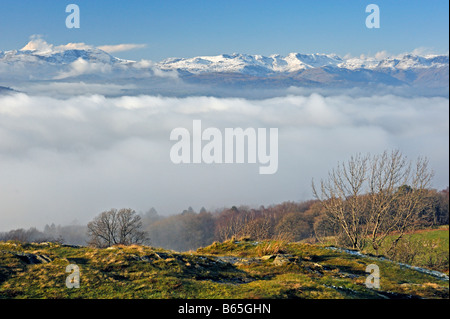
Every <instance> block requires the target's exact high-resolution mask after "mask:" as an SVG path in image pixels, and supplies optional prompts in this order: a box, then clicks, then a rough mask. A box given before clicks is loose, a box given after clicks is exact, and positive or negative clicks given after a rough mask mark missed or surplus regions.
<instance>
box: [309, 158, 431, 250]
mask: <svg viewBox="0 0 450 319" xmlns="http://www.w3.org/2000/svg"><path fill="white" fill-rule="evenodd" d="M432 176H433V173H432V172H430V170H429V168H428V160H427V159H424V158H419V159H417V161H416V163H415V166H412V164H411V162H409V161H408V160H407V159H406V157H405V156H404V155H402V154H401V153H400V151H398V150H395V151H392V152H391V153H388V152H386V151H385V152H384V153H382V154H381V155H376V156H372V157H371V156H369V155H367V156H361V155H357V156H355V157H352V158H351V159H350V160H349V161H348V162H347V163H344V164H339V165H338V167H337V168H336V169H334V170H332V171H331V172H330V173H329V177H328V179H327V180H326V181H321V187H320V191H318V190H317V189H316V187H315V185H314V182H313V193H314V196H315V197H316V198H317V199H319V200H320V201H321V203H322V204H323V206H324V207H325V209H326V211H327V215H328V217H329V218H330V219H331V220H332V221H333V222H335V223H337V224H338V225H339V226H340V227H341V228H342V230H343V231H344V233H345V234H346V236H347V238H348V239H349V241H350V243H351V246H352V248H354V249H359V250H361V249H362V248H364V247H365V245H366V244H367V241H369V242H370V244H371V245H372V247H373V248H374V249H375V250H376V251H378V249H379V248H380V247H381V245H382V243H383V242H384V241H385V239H386V238H387V235H388V234H392V233H393V232H395V233H396V234H397V235H396V238H395V239H394V240H393V241H392V243H391V248H389V249H392V248H394V247H395V245H396V244H397V242H398V241H399V240H400V239H401V238H402V236H403V234H404V233H405V231H406V230H407V229H408V228H410V227H411V225H412V223H413V222H414V221H415V220H416V219H417V217H418V215H419V214H420V213H421V212H422V211H423V210H424V209H426V207H427V206H428V204H429V200H428V195H427V194H428V193H429V192H428V187H429V186H430V183H431V179H432Z"/></svg>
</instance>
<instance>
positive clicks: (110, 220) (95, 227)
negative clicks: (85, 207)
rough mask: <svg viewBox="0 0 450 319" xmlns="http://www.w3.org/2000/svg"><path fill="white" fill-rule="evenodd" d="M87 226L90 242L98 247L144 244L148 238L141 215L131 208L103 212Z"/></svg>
mask: <svg viewBox="0 0 450 319" xmlns="http://www.w3.org/2000/svg"><path fill="white" fill-rule="evenodd" d="M87 227H88V235H89V237H90V244H91V245H93V246H96V247H109V246H112V245H118V244H121V245H131V244H142V243H144V242H145V241H146V240H147V238H146V233H145V232H144V231H142V221H141V216H139V215H138V214H137V213H136V212H135V211H134V210H132V209H129V208H122V209H120V210H117V209H111V210H109V211H106V212H103V213H101V214H100V215H98V216H97V217H95V218H94V220H93V221H91V222H89V223H88V226H87Z"/></svg>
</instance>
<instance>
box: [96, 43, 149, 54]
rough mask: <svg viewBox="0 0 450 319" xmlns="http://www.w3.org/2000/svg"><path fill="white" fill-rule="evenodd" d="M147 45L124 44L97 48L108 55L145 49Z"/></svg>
mask: <svg viewBox="0 0 450 319" xmlns="http://www.w3.org/2000/svg"><path fill="white" fill-rule="evenodd" d="M146 46H147V45H146V44H135V43H123V44H115V45H101V46H98V47H97V48H98V49H100V50H103V51H105V52H108V53H115V52H123V51H131V50H136V49H142V48H145V47H146Z"/></svg>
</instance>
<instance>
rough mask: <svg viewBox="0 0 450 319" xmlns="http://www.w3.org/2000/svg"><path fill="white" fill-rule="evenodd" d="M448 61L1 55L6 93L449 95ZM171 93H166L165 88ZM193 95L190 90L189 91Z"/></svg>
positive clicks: (76, 51)
mask: <svg viewBox="0 0 450 319" xmlns="http://www.w3.org/2000/svg"><path fill="white" fill-rule="evenodd" d="M448 70H449V57H448V55H427V56H419V55H414V54H403V55H399V56H395V57H383V58H375V57H364V56H362V57H358V58H348V57H345V58H342V57H339V56H338V55H336V54H323V53H315V54H302V53H290V54H288V55H286V56H282V55H279V54H274V55H270V56H262V55H250V54H239V53H233V54H222V55H218V56H198V57H192V58H169V59H165V60H163V61H161V62H158V63H154V62H151V61H148V60H141V61H129V60H124V59H120V58H117V57H115V56H112V55H111V54H109V53H107V52H105V51H103V50H100V49H99V48H95V47H93V46H89V45H86V44H83V43H69V44H66V45H60V46H54V45H52V44H48V43H47V42H45V41H44V40H42V39H33V40H31V41H30V42H29V43H28V44H27V45H26V46H25V47H23V48H22V49H20V50H12V51H0V85H2V86H5V87H12V88H14V83H17V82H26V81H34V82H36V81H65V82H74V81H75V82H76V81H78V82H80V81H83V82H89V83H104V82H105V81H108V83H118V84H123V83H126V84H134V83H139V84H140V85H141V86H142V87H145V88H148V89H150V90H153V91H151V92H158V90H159V89H160V88H161V83H162V82H165V83H167V82H170V81H172V82H173V81H177V82H176V83H177V84H176V85H177V86H178V87H179V85H180V81H179V80H180V79H181V80H182V82H184V83H185V84H188V85H195V86H196V87H205V86H209V87H211V86H212V87H216V88H217V87H227V88H230V87H232V88H233V89H237V88H242V87H251V88H287V87H292V86H294V87H295V86H297V87H310V88H311V87H313V88H314V87H325V88H326V87H335V88H341V87H367V86H372V87H375V86H377V85H384V86H409V87H420V88H422V87H426V88H433V89H434V88H439V89H443V90H444V94H448V82H449V77H448ZM166 87H167V86H166ZM189 89H190V90H191V88H189Z"/></svg>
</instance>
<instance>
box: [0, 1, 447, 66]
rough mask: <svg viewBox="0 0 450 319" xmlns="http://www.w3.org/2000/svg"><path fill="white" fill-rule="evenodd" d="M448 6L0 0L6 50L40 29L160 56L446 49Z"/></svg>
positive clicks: (53, 37)
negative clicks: (71, 24) (374, 19)
mask: <svg viewBox="0 0 450 319" xmlns="http://www.w3.org/2000/svg"><path fill="white" fill-rule="evenodd" d="M70 3H75V4H77V5H79V7H80V11H81V28H80V29H67V28H66V27H65V19H66V17H67V15H68V13H66V12H65V7H66V5H68V4H70ZM370 3H375V4H377V5H378V6H379V7H380V11H381V28H380V29H367V28H366V26H365V19H366V16H367V15H368V13H366V12H365V8H366V6H367V5H368V4H370ZM448 10H449V2H448V1H447V0H433V1H423V0H422V1H417V0H395V1H381V0H372V1H361V0H345V1H344V0H334V1H329V0H324V1H313V0H305V1H299V0H297V1H291V0H284V1H266V0H259V1H256V0H246V1H242V0H227V1H214V0H208V1H206V0H203V1H200V0H189V1H181V0H177V1H175V0H172V1H148V0H129V1H106V0H95V1H92V0H67V1H54V0H38V1H37V0H16V1H10V0H0V50H11V49H18V48H21V47H23V46H24V45H25V44H26V43H27V42H28V39H29V37H30V36H31V35H33V34H40V35H42V36H43V38H44V39H45V40H46V41H48V42H49V43H53V44H66V43H69V42H84V43H86V44H90V45H95V46H101V45H117V44H125V43H127V44H128V43H132V44H145V45H146V46H145V47H143V48H140V49H135V50H130V51H124V52H120V54H119V53H118V54H115V55H117V56H120V57H123V58H129V59H141V58H144V59H150V60H155V61H159V60H161V59H163V58H167V57H176V56H178V57H191V56H197V55H216V54H221V53H233V52H239V53H249V54H263V55H270V54H273V53H280V54H283V55H285V54H288V53H290V52H302V53H315V52H322V53H337V54H339V55H342V56H343V55H345V54H351V55H360V54H374V53H376V52H379V51H383V50H385V51H387V52H388V53H392V54H399V53H403V52H407V51H408V52H410V51H412V50H414V49H417V48H423V49H424V50H427V51H431V52H435V53H447V52H448V47H449V42H448V36H449V34H448V33H449V31H448V30H449V15H448Z"/></svg>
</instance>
